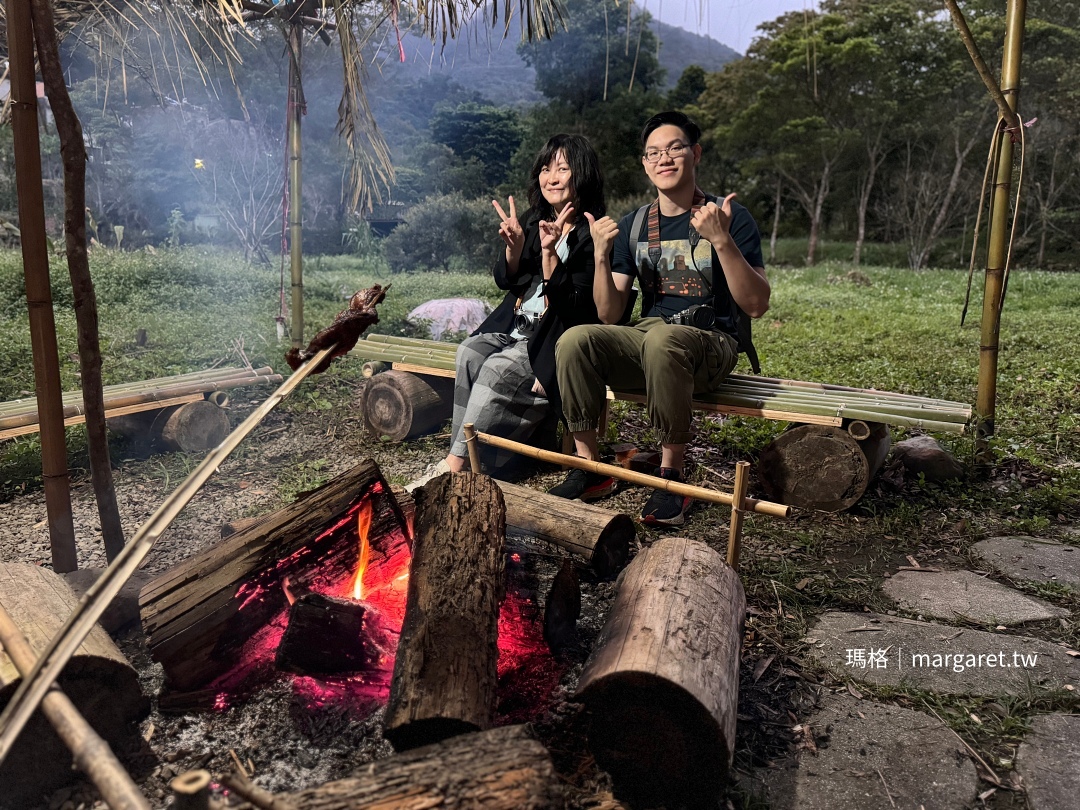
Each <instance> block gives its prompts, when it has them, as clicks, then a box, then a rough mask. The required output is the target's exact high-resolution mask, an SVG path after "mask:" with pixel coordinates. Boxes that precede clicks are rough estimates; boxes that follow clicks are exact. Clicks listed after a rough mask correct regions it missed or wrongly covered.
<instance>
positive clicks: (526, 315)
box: [514, 309, 540, 335]
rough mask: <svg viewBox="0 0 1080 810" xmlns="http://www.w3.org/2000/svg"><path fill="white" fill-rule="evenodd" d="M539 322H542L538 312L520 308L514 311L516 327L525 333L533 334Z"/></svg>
mask: <svg viewBox="0 0 1080 810" xmlns="http://www.w3.org/2000/svg"><path fill="white" fill-rule="evenodd" d="M538 323H540V315H539V314H538V313H536V312H529V311H528V310H525V309H519V310H518V311H517V312H515V313H514V328H515V329H516V330H517V331H519V332H521V333H522V334H523V335H530V334H532V332H533V330H535V329H536V325H537V324H538Z"/></svg>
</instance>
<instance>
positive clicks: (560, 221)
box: [539, 203, 574, 253]
mask: <svg viewBox="0 0 1080 810" xmlns="http://www.w3.org/2000/svg"><path fill="white" fill-rule="evenodd" d="M573 213H574V204H573V203H567V204H566V205H564V206H563V210H562V211H560V212H559V215H558V216H557V217H555V221H554V222H547V221H546V220H540V223H539V225H540V249H541V250H546V251H548V252H549V253H554V252H555V246H556V245H558V244H559V239H560V238H562V234H563V228H565V227H566V222H567V220H568V219H569V218H570V216H571V215H572V214H573Z"/></svg>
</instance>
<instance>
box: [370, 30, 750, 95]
mask: <svg viewBox="0 0 1080 810" xmlns="http://www.w3.org/2000/svg"><path fill="white" fill-rule="evenodd" d="M650 25H651V26H652V29H653V31H654V32H656V35H657V38H658V39H659V40H660V64H661V65H662V66H663V67H664V70H665V71H666V76H665V87H667V88H670V87H673V86H674V85H675V82H677V81H678V80H679V76H681V75H682V72H683V71H684V70H685V69H686V68H687V67H689V66H690V65H700V66H701V67H703V68H705V70H706V72H712V71H716V70H720V69H721V68H722V67H723V66H724V65H725V64H727V63H728V62H731V61H733V60H735V59H738V58H739V54H738V53H737V52H736V51H734V50H733V49H731V48H729V47H728V46H727V45H724V44H723V43H722V42H719V41H717V40H715V39H712V38H711V37H707V36H703V35H701V34H695V33H691V32H690V31H684V30H683V29H682V28H678V27H676V26H674V25H668V24H666V23H658V22H657V21H656V20H655V19H654V20H652V22H651V23H650ZM501 32H502V29H501V28H496V29H492V28H491V27H490V26H489V25H488V24H487V23H486V21H478V20H474V21H473V22H472V23H470V24H469V25H468V26H466V27H465V29H464V30H463V31H462V32H461V33H460V35H459V36H458V38H457V39H455V40H448V41H447V43H446V48H445V49H444V48H442V47H441V46H440V45H438V44H434V43H432V42H431V40H429V39H426V38H424V37H422V36H419V35H416V34H413V33H409V32H403V33H402V37H401V41H402V47H403V48H404V50H405V58H406V61H405V63H404V64H402V63H401V62H399V61H398V58H397V56H398V50H397V42H396V41H395V39H394V35H393V32H392V31H390V32H389V33H388V36H387V38H386V39H385V40H384V43H383V45H382V46H381V47H380V48H379V50H378V52H377V53H376V54H375V56H374V58H373V59H371V61H370V63H369V68H368V69H369V71H370V72H371V74H372V78H373V79H374V82H373V84H374V85H376V86H379V89H380V91H381V92H383V93H384V92H386V91H387V90H388V89H389V88H390V87H392V86H394V85H398V86H406V85H410V84H413V83H415V82H418V81H420V80H421V79H425V78H434V77H445V78H449V79H451V80H452V81H453V82H455V83H456V84H459V85H461V86H462V87H464V88H466V89H467V90H470V91H473V92H476V93H479V94H480V95H482V96H484V97H485V98H487V99H490V100H491V101H492V102H494V103H495V104H497V105H506V106H516V105H529V104H535V103H537V102H540V101H543V100H544V98H543V96H542V95H541V94H540V93H539V91H537V89H536V73H535V71H534V70H533V69H532V68H531V67H529V66H528V65H527V64H525V61H524V60H523V59H522V58H521V57H520V56H519V55H518V52H517V44H518V39H517V37H516V35H515V34H516V31H514V30H512V31H511V35H510V36H509V37H507V38H506V39H503V38H501V36H500V34H501ZM375 95H376V96H378V95H381V93H376V94H375Z"/></svg>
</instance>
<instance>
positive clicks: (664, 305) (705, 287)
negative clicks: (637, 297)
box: [611, 200, 765, 335]
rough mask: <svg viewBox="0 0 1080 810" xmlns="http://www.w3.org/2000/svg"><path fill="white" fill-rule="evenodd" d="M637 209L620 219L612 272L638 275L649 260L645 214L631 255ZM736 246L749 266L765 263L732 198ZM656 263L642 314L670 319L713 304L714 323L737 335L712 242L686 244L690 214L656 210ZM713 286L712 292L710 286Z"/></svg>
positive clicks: (757, 238)
mask: <svg viewBox="0 0 1080 810" xmlns="http://www.w3.org/2000/svg"><path fill="white" fill-rule="evenodd" d="M636 213H637V211H636V210H635V211H631V212H630V213H629V214H627V215H626V216H624V217H623V218H622V219H621V220H619V234H618V236H616V237H615V245H614V252H613V255H612V262H611V270H612V272H614V273H623V274H625V275H630V276H634V277H636V278H638V280H639V282H640V279H641V272H640V268H641V263H642V262H643V261H644V262H648V260H649V225H648V217H644V218H643V219H642V223H641V232H640V233H639V234H638V241H637V250H636V251H635V252H634V255H631V249H630V229H631V228H632V227H633V225H634V215H635V214H636ZM729 232H730V233H731V237H732V239H734V240H735V246H736V247H737V248H738V249H739V252H740V253H742V255H743V257H744V258H745V259H746V261H747V263H748V264H749V265H750V266H751V267H764V266H765V260H764V258H763V257H762V254H761V235H760V233H759V232H758V227H757V223H756V222H755V221H754V217H753V216H752V215H751V213H750V212H749V211H748V210H747V209H746V207H745V206H742V205H740V204H739V203H737V202H735V201H734V200H733V201H732V203H731V226H730V228H729ZM660 248H661V255H660V261H658V262H657V268H656V270H657V279H658V283H657V289H656V292H655V294H654V293H653V291H651V290H645V289H643V290H642V305H641V312H642V315H643V316H645V317H654V316H657V315H660V316H662V317H665V318H670V317H671V316H672V315H675V314H676V313H678V312H682V311H683V310H684V309H686V308H687V307H689V306H692V305H694V304H712V306H713V307H714V309H715V310H716V325H717V327H718V328H719V329H721V330H723V331H724V332H727V333H728V334H730V335H737V332H736V327H735V323H736V314H737V312H738V305H737V304H736V303H735V301H734V300H733V299H732V297H731V293H730V292H729V291H728V285H727V278H726V277H725V276H724V271H723V269H722V268H721V267H720V260H719V258H718V257H717V255H716V251H715V250H713V247H712V244H711V243H710V242H709V241H708V240H706V239H704V238H702V239H700V240H698V243H697V245H696V246H692V245H691V242H690V212H689V211H687V212H686V213H684V214H679V215H678V216H674V217H666V216H664V215H663V214H662V213H661V214H660ZM710 285H711V287H712V291H713V292H712V294H710V293H709V287H710Z"/></svg>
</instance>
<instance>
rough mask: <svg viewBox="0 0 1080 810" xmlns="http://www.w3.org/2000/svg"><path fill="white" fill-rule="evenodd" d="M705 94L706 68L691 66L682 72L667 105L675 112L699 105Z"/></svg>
mask: <svg viewBox="0 0 1080 810" xmlns="http://www.w3.org/2000/svg"><path fill="white" fill-rule="evenodd" d="M704 92H705V68H703V67H701V66H700V65H690V67H688V68H687V69H686V70H684V71H683V72H682V75H681V76H680V77H679V80H678V81H677V82H675V86H674V87H673V88H671V92H669V93H668V97H667V103H668V106H669V107H671V108H672V109H673V110H681V109H682V108H683V107H688V106H690V105H691V104H697V101H698V99H699V98H701V94H702V93H704Z"/></svg>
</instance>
